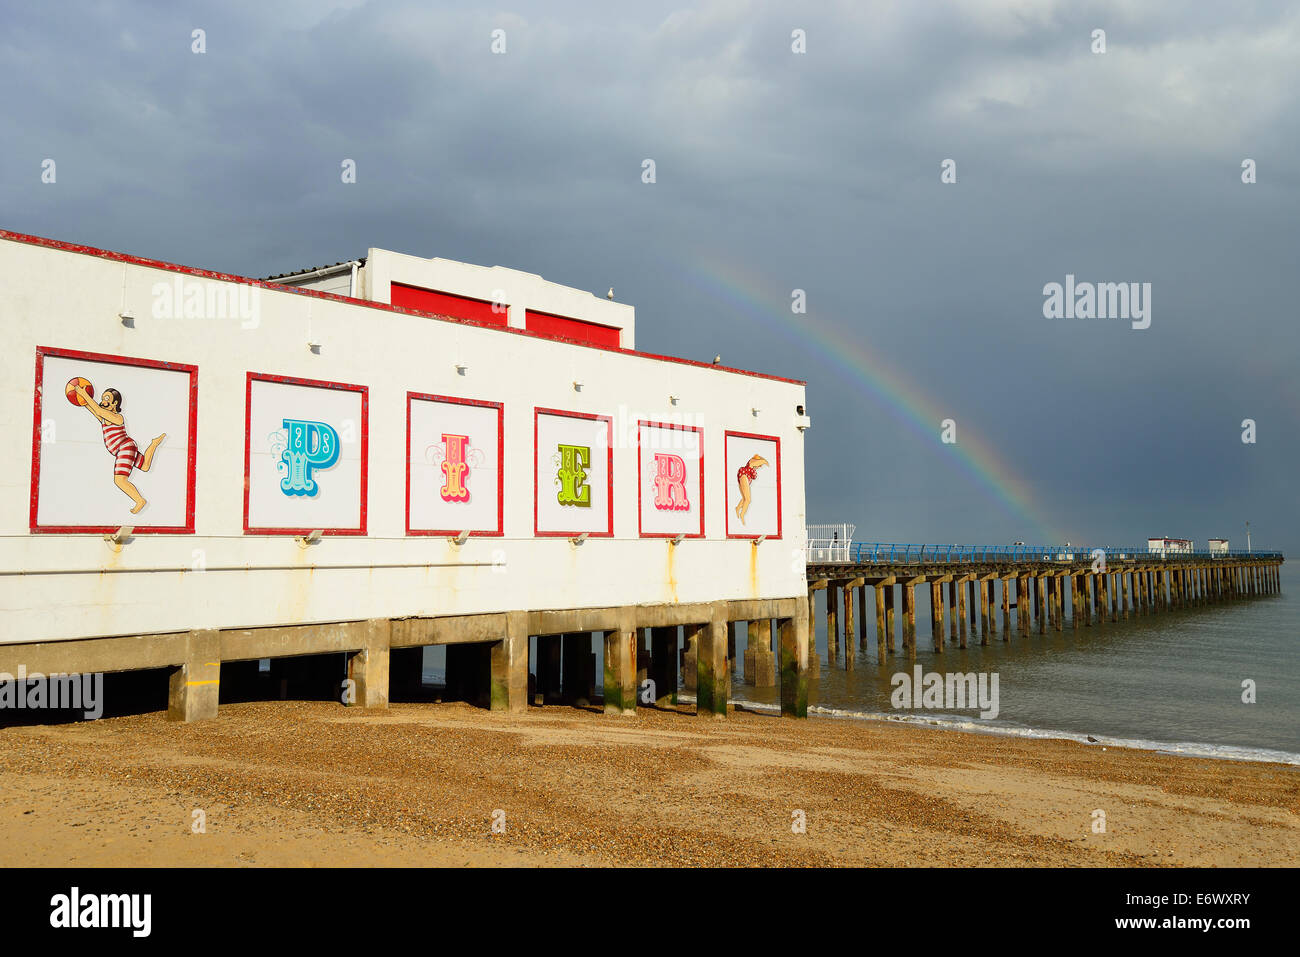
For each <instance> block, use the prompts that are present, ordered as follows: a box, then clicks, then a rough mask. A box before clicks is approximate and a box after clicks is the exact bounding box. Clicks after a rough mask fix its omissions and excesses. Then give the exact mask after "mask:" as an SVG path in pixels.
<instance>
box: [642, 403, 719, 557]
mask: <svg viewBox="0 0 1300 957" xmlns="http://www.w3.org/2000/svg"><path fill="white" fill-rule="evenodd" d="M643 425H645V426H649V427H651V428H655V429H676V430H678V431H681V432H696V433H698V434H699V438H700V461H699V476H700V490H699V492H698V493H697V499H696V500H697V501H698V502H699V503H700V531H699V533H698V534H690V535H687V536H686V537H687V538H703V537H704V430H703V429H702V428H700V427H699V426H696V425H679V424H677V423H674V422H652V421H650V420H649V419H640V420H639V421H638V422H637V424H636V530H637V534H638V535H640V536H641V537H642V538H676V537H677V534H676V533H675V532H647V531H645V530H644V529H643V528H642V525H641V507H642V496H643V494H644V490H645V485H644V478H645V476H644V473H643V472H642V469H641V466H642V465H643V464H644V462H643V461H642V458H641V426H643ZM723 501H724V502H725V501H726V499H723Z"/></svg>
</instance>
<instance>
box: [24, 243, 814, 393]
mask: <svg viewBox="0 0 1300 957" xmlns="http://www.w3.org/2000/svg"><path fill="white" fill-rule="evenodd" d="M0 240H8V241H10V242H16V243H25V244H27V245H29V246H42V247H44V248H46V249H57V250H61V251H63V252H70V253H78V254H79V255H83V256H96V257H98V258H100V259H107V260H109V261H110V262H119V263H128V264H130V265H133V266H144V267H146V268H149V269H161V270H164V271H166V272H177V273H181V274H183V275H187V276H198V277H199V278H200V279H217V280H221V281H222V282H237V283H242V284H243V285H246V286H257V287H259V288H261V289H267V290H269V291H271V292H282V293H286V294H288V295H291V296H310V297H312V298H314V299H324V300H327V301H329V302H342V303H346V304H348V305H351V306H364V307H366V308H368V309H378V310H381V311H383V312H394V313H399V314H401V315H405V316H418V317H420V318H422V319H437V320H439V321H441V322H455V323H460V324H461V325H466V326H473V327H474V328H476V329H495V330H496V331H497V332H503V333H508V334H510V335H516V336H528V337H531V338H534V339H545V340H548V341H553V342H565V343H568V344H570V345H575V346H583V347H585V348H588V349H599V350H600V351H602V352H616V353H619V354H621V355H627V356H636V357H638V358H641V359H655V360H657V361H660V362H674V363H677V364H678V365H685V366H696V367H698V368H701V369H713V370H714V371H716V372H730V373H734V374H735V375H743V376H750V377H752V378H755V379H770V380H772V381H773V382H789V383H791V384H793V385H807V384H808V383H807V382H805V381H804V380H802V379H788V378H786V377H785V376H779V375H769V374H768V373H766V372H750V371H748V370H746V369H736V368H733V367H731V366H723V365H714V364H713V363H711V362H697V361H696V360H694V359H681V358H677V357H676V356H662V355H658V354H656V353H653V352H638V351H636V350H635V349H624V348H622V347H620V348H617V349H614V348H610V347H608V346H598V345H594V344H593V343H590V342H584V341H582V340H580V339H565V338H563V337H560V336H547V335H543V334H541V333H538V332H532V331H530V330H528V329H516V328H515V327H513V326H486V325H483V324H481V323H477V322H474V321H472V320H469V319H457V318H455V317H454V316H439V315H436V314H434V313H429V312H420V311H419V310H418V309H403V308H402V307H400V306H392V305H389V304H388V303H384V302H372V301H370V300H368V299H352V298H350V297H348V296H340V295H337V294H335V293H332V292H321V291H320V290H319V289H299V288H297V287H296V286H283V285H280V284H279V283H277V282H273V281H270V280H266V279H250V278H248V277H247V276H234V275H231V274H230V273H223V272H215V271H213V270H211V269H195V268H193V267H190V266H178V265H176V264H175V263H167V262H162V261H161V260H157V259H146V258H144V257H142V256H132V255H129V254H127V253H115V252H112V251H111V250H107V249H98V248H96V247H94V246H85V245H79V244H77V243H65V242H62V241H61V240H58V239H46V238H45V237H43V236H30V235H28V234H26V233H15V232H13V231H11V230H8V229H0Z"/></svg>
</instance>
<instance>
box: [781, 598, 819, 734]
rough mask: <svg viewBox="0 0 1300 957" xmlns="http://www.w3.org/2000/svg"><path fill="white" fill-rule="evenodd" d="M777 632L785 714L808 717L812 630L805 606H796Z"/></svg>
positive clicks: (792, 716) (783, 712)
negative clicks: (794, 610)
mask: <svg viewBox="0 0 1300 957" xmlns="http://www.w3.org/2000/svg"><path fill="white" fill-rule="evenodd" d="M777 634H778V638H777V645H778V648H779V652H780V659H781V687H780V694H781V714H782V715H783V716H786V717H791V718H806V717H807V716H808V661H809V659H810V657H811V655H810V653H809V645H810V644H811V640H812V629H811V627H810V623H809V621H808V619H807V617H806V616H805V615H804V614H803V609H802V608H801V607H800V608H797V609H796V613H795V616H794V617H793V618H782V619H780V620H779V621H778V622H777Z"/></svg>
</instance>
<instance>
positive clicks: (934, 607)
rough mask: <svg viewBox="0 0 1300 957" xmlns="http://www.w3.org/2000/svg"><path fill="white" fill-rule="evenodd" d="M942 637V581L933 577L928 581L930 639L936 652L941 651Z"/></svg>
mask: <svg viewBox="0 0 1300 957" xmlns="http://www.w3.org/2000/svg"><path fill="white" fill-rule="evenodd" d="M943 638H944V634H943V583H942V582H940V581H939V580H938V579H935V580H934V581H932V582H930V639H931V640H932V641H933V642H934V650H935V653H936V654H937V653H940V652H942V651H943Z"/></svg>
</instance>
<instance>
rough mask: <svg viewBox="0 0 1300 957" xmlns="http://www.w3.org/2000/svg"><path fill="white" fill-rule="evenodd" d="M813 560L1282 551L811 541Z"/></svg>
mask: <svg viewBox="0 0 1300 957" xmlns="http://www.w3.org/2000/svg"><path fill="white" fill-rule="evenodd" d="M808 551H809V556H808V557H809V560H810V561H813V562H852V563H855V564H870V565H920V564H928V563H936V564H961V563H987V562H1036V561H1037V562H1054V561H1055V562H1081V561H1087V560H1089V559H1094V558H1096V557H1097V553H1098V552H1102V553H1104V554H1105V556H1106V559H1107V561H1111V560H1118V561H1126V560H1130V559H1152V558H1159V559H1165V560H1168V559H1175V560H1186V559H1197V560H1205V561H1223V560H1224V559H1241V558H1247V559H1256V560H1281V559H1282V557H1283V556H1282V553H1281V552H1277V551H1269V550H1261V549H1258V548H1255V549H1250V550H1247V549H1244V548H1234V549H1229V550H1226V551H1216V552H1210V551H1176V550H1174V549H1167V550H1164V551H1161V550H1152V549H1151V548H1149V547H1147V546H1137V545H1072V544H1070V545H928V544H921V543H908V542H853V543H847V542H835V543H833V544H832V543H827V542H822V541H816V542H815V541H813V540H809V542H808Z"/></svg>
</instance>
